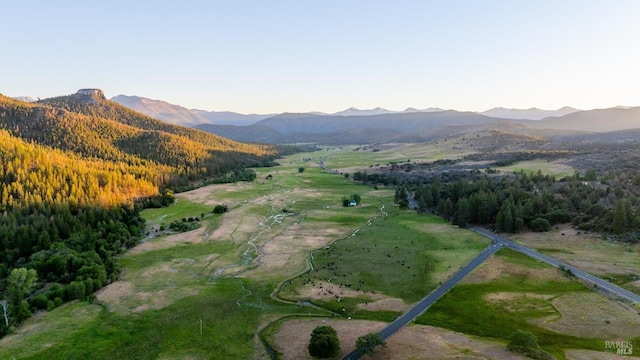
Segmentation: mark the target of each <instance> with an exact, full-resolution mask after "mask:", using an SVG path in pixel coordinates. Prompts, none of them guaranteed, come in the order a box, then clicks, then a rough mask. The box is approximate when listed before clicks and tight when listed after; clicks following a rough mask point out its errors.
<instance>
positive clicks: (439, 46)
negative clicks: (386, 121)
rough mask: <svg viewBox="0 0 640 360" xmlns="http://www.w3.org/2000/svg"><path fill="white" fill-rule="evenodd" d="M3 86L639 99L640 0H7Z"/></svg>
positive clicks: (454, 105) (554, 100) (160, 92)
mask: <svg viewBox="0 0 640 360" xmlns="http://www.w3.org/2000/svg"><path fill="white" fill-rule="evenodd" d="M1 8H2V10H1V13H2V14H3V15H2V21H0V34H2V35H1V36H0V46H1V48H2V54H1V55H0V93H2V94H4V95H7V96H23V95H26V96H32V97H40V98H47V97H53V96H60V95H68V94H72V93H75V92H76V91H77V90H78V89H80V88H100V89H102V90H103V91H104V92H105V94H106V96H107V97H109V98H110V97H113V96H115V95H119V94H125V95H137V96H142V97H146V98H151V99H158V100H164V101H167V102H170V103H173V104H178V105H182V106H185V107H187V108H197V109H202V110H215V111H223V110H224V111H235V112H240V113H260V114H267V113H281V112H307V111H323V112H328V113H332V112H337V111H340V110H344V109H346V108H349V107H357V108H360V109H370V108H374V107H383V108H387V109H390V110H403V109H405V108H408V107H415V108H427V107H440V108H444V109H456V110H464V111H483V110H487V109H489V108H493V107H498V106H500V107H508V108H530V107H538V108H543V109H557V108H560V107H562V106H573V107H576V108H580V109H593V108H606V107H612V106H616V105H626V106H640V21H638V16H639V15H640V1H636V0H629V1H624V0H602V1H595V0H593V1H592V0H532V1H523V0H502V1H498V0H495V1H494V0H483V1H480V0H468V1H461V0H460V1H456V0H450V1H447V0H442V1H428V0H422V1H421V0H416V1H408V0H407V1H403V0H393V1H392V0H389V1H376V0H368V1H357V0H341V1H334V0H323V1H317V0H316V1H306V0H290V1H287V0H270V1H265V0H262V1H243V0H228V1H215V0H210V1H192V0H181V1H175V0H172V1H164V0H155V1H146V0H135V1H131V0H127V1H121V0H112V1H90V0H85V1H65V0H58V1H40V0H37V1H33V0H20V1H18V0H12V1H11V0H8V1H4V2H3V5H2V7H1Z"/></svg>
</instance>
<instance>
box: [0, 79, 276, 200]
mask: <svg viewBox="0 0 640 360" xmlns="http://www.w3.org/2000/svg"><path fill="white" fill-rule="evenodd" d="M98 91H99V90H98ZM99 94H101V92H99ZM0 128H5V129H7V130H9V131H10V132H11V133H12V134H13V135H14V136H17V137H20V138H23V139H28V140H33V141H35V142H36V143H38V144H41V145H46V146H53V147H55V148H59V149H63V150H71V151H74V152H76V153H78V154H80V155H83V156H89V157H97V158H101V159H105V160H112V161H124V162H126V163H128V164H146V162H145V161H144V160H150V161H152V162H154V163H158V164H164V165H169V166H171V167H174V169H172V171H169V172H165V173H164V175H165V179H163V182H164V183H166V184H167V185H171V186H173V187H176V188H179V187H183V186H187V185H189V184H190V182H192V181H196V180H202V179H211V178H215V177H218V176H221V175H223V174H225V173H228V172H229V171H232V170H234V169H236V168H237V167H239V166H240V167H246V166H258V165H268V164H269V163H271V162H272V160H273V159H274V157H275V156H276V154H277V153H278V151H277V150H276V148H275V147H273V146H265V145H256V144H243V143H239V142H236V141H232V140H229V139H225V138H223V137H220V136H217V135H214V134H210V133H206V132H203V131H199V130H195V129H190V128H185V127H181V126H177V125H171V124H166V123H163V122H161V121H158V120H155V119H152V118H150V117H147V116H145V115H142V114H139V113H136V112H135V111H132V110H129V109H127V108H125V107H123V106H121V105H119V104H117V103H114V102H111V101H108V100H106V99H104V97H100V96H97V95H82V94H74V95H69V96H64V97H58V98H53V99H47V100H42V101H41V102H39V103H26V102H21V101H17V100H13V99H9V98H7V97H4V96H1V95H0Z"/></svg>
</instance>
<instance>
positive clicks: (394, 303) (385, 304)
mask: <svg viewBox="0 0 640 360" xmlns="http://www.w3.org/2000/svg"><path fill="white" fill-rule="evenodd" d="M358 308H359V309H363V310H367V311H381V310H388V311H400V312H404V311H406V310H409V305H408V304H407V303H405V302H404V300H402V299H382V300H377V301H374V302H370V303H365V304H358Z"/></svg>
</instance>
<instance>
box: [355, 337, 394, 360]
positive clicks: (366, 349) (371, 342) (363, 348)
mask: <svg viewBox="0 0 640 360" xmlns="http://www.w3.org/2000/svg"><path fill="white" fill-rule="evenodd" d="M378 345H381V346H387V343H386V342H385V341H384V339H382V337H380V335H379V334H378V333H369V334H367V335H364V336H360V337H359V338H358V340H356V348H357V349H358V351H360V352H362V353H363V354H365V355H373V354H375V353H376V346H378Z"/></svg>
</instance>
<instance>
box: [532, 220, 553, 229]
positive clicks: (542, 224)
mask: <svg viewBox="0 0 640 360" xmlns="http://www.w3.org/2000/svg"><path fill="white" fill-rule="evenodd" d="M529 228H530V229H531V230H532V231H536V232H544V231H549V230H550V229H551V223H550V222H549V220H547V219H543V218H535V219H533V220H531V222H530V223H529Z"/></svg>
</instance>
